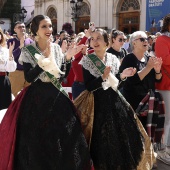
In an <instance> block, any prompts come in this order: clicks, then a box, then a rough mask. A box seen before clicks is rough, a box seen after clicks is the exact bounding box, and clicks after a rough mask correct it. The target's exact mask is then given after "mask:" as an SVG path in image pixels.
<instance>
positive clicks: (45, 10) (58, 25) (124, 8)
mask: <svg viewBox="0 0 170 170" xmlns="http://www.w3.org/2000/svg"><path fill="white" fill-rule="evenodd" d="M71 13H72V9H71V7H70V0H35V11H34V15H38V14H45V15H48V16H49V17H50V18H51V20H52V22H53V27H54V31H55V32H59V31H61V30H62V25H63V24H64V23H66V22H69V23H71V24H72V26H73V29H74V30H75V32H76V33H78V32H80V31H83V30H84V29H85V28H88V23H89V22H90V21H93V22H95V26H96V27H100V28H104V29H106V30H108V31H109V30H111V29H112V28H116V29H119V30H122V31H123V32H125V33H132V32H134V31H136V30H143V31H145V25H146V0H83V5H82V6H81V9H80V11H79V13H78V16H79V17H78V18H79V19H78V20H77V21H76V22H74V21H73V20H72V15H71Z"/></svg>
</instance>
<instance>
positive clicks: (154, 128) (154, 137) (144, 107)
mask: <svg viewBox="0 0 170 170" xmlns="http://www.w3.org/2000/svg"><path fill="white" fill-rule="evenodd" d="M136 113H137V115H138V116H147V124H146V131H147V133H148V136H149V137H150V139H151V141H152V142H153V143H154V142H156V143H160V142H161V138H162V135H163V131H164V121H165V105H164V100H163V98H162V95H161V94H160V93H159V92H158V91H153V90H149V92H148V93H147V95H146V96H145V97H144V98H143V99H142V101H141V102H140V103H139V106H138V108H137V109H136Z"/></svg>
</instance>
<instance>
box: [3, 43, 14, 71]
mask: <svg viewBox="0 0 170 170" xmlns="http://www.w3.org/2000/svg"><path fill="white" fill-rule="evenodd" d="M16 66H17V64H16V62H15V61H14V60H9V49H7V48H6V47H2V46H0V72H13V71H15V70H16Z"/></svg>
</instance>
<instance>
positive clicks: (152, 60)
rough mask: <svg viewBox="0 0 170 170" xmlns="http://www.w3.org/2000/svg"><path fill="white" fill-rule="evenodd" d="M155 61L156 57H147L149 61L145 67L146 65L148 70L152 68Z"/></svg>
mask: <svg viewBox="0 0 170 170" xmlns="http://www.w3.org/2000/svg"><path fill="white" fill-rule="evenodd" d="M155 60H156V57H149V60H148V62H147V65H146V68H148V69H150V70H151V69H152V68H154V65H155Z"/></svg>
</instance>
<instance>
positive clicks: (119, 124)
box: [81, 29, 143, 170]
mask: <svg viewBox="0 0 170 170" xmlns="http://www.w3.org/2000/svg"><path fill="white" fill-rule="evenodd" d="M108 44H109V42H108V34H107V32H106V31H105V30H103V29H96V30H95V31H94V32H92V33H91V47H92V48H93V49H94V53H92V54H89V55H87V56H84V57H83V59H82V60H81V63H82V66H83V75H84V82H85V86H86V89H87V90H88V91H89V92H92V93H93V95H94V121H93V123H92V135H91V142H89V147H90V153H91V157H92V160H93V163H94V167H95V170H118V169H119V170H125V169H126V170H132V169H136V168H137V166H138V164H139V161H140V160H141V154H142V150H143V144H142V137H141V133H140V131H139V129H138V126H137V123H136V119H135V118H134V112H133V110H132V108H131V106H130V105H129V104H128V103H127V102H126V101H125V99H124V98H123V96H122V95H121V94H120V92H119V91H117V90H116V87H117V85H118V81H117V80H116V77H115V75H116V74H117V73H118V70H119V66H120V61H119V59H118V58H117V57H116V56H115V55H113V54H111V53H107V52H106V49H107V46H108ZM134 73H135V70H134V69H133V68H127V69H126V70H124V71H123V72H122V74H120V78H121V79H124V78H125V77H126V76H133V75H134Z"/></svg>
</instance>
